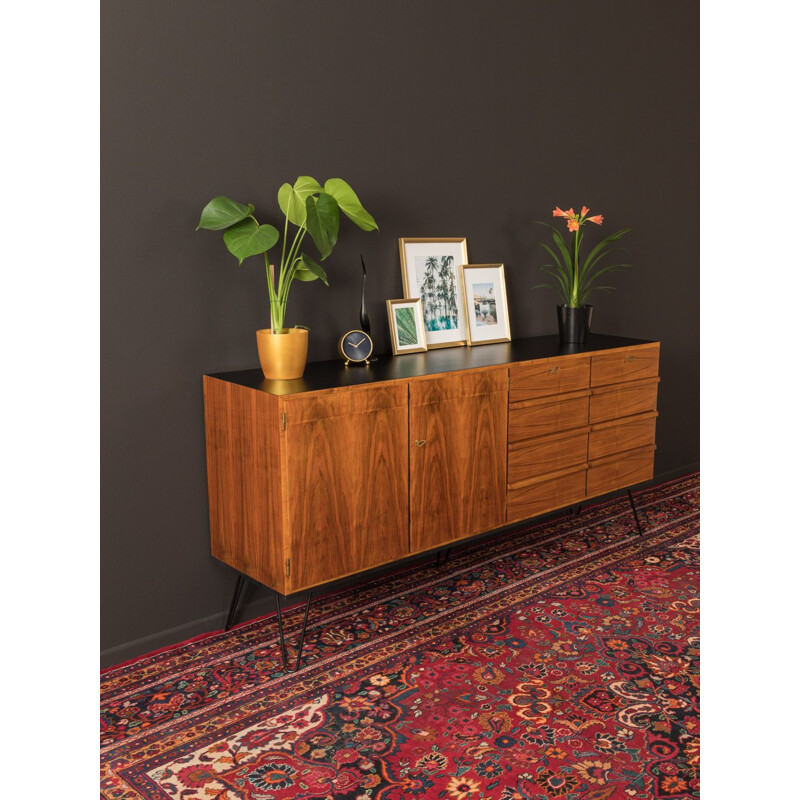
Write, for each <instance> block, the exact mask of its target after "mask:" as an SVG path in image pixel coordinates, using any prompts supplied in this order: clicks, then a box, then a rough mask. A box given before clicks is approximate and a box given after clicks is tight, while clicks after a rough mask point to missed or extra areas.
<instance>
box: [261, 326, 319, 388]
mask: <svg viewBox="0 0 800 800" xmlns="http://www.w3.org/2000/svg"><path fill="white" fill-rule="evenodd" d="M256 340H257V342H258V360H259V361H260V362H261V371H262V372H263V373H264V377H265V378H266V379H267V380H270V381H290V380H294V379H295V378H302V377H303V372H304V371H305V368H306V358H307V357H308V331H307V330H306V329H305V328H284V329H283V333H282V334H273V332H272V329H271V328H264V329H262V330H260V331H256Z"/></svg>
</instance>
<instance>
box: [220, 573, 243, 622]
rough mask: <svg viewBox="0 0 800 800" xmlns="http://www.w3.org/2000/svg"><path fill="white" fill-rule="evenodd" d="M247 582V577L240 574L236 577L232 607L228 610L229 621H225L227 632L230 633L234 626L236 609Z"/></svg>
mask: <svg viewBox="0 0 800 800" xmlns="http://www.w3.org/2000/svg"><path fill="white" fill-rule="evenodd" d="M245 581H247V578H245V576H244V575H242V573H241V572H240V573H239V574H238V575H237V576H236V585H235V586H234V587H233V597H231V606H230V608H229V609H228V619H227V620H226V621H225V630H226V631H229V630H230V629H231V626H232V625H233V618H234V616H235V615H236V608H237V606H238V605H239V600H240V599H241V596H242V589H243V588H244V584H245Z"/></svg>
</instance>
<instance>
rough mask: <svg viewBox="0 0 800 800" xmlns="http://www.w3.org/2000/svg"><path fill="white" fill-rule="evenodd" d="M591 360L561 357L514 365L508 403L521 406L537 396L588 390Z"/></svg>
mask: <svg viewBox="0 0 800 800" xmlns="http://www.w3.org/2000/svg"><path fill="white" fill-rule="evenodd" d="M589 364H590V360H589V358H588V357H587V358H574V357H569V358H560V359H547V360H545V361H533V362H530V363H528V364H514V365H513V366H512V367H511V370H510V373H509V387H508V400H509V402H510V403H518V402H520V401H523V400H531V399H533V398H534V397H545V396H547V395H552V394H563V393H564V392H574V391H578V390H580V389H588V388H589V372H590V368H589Z"/></svg>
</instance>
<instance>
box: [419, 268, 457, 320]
mask: <svg viewBox="0 0 800 800" xmlns="http://www.w3.org/2000/svg"><path fill="white" fill-rule="evenodd" d="M414 265H415V267H416V269H415V272H416V277H417V294H418V295H419V297H420V299H421V300H422V311H423V318H424V320H425V330H426V331H428V332H430V331H452V330H456V329H457V328H458V327H459V319H458V290H457V288H456V268H457V267H456V265H455V262H454V259H453V256H415V257H414Z"/></svg>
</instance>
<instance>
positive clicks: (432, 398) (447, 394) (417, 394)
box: [408, 367, 508, 406]
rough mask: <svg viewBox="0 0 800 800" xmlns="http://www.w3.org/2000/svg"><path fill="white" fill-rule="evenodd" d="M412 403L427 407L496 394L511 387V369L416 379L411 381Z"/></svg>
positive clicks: (410, 397)
mask: <svg viewBox="0 0 800 800" xmlns="http://www.w3.org/2000/svg"><path fill="white" fill-rule="evenodd" d="M408 387H409V396H408V399H409V405H411V406H427V405H434V404H436V403H443V402H445V401H446V400H463V399H464V398H465V397H475V396H478V395H485V394H494V393H495V392H505V391H507V390H508V369H506V368H505V367H502V368H495V369H484V370H473V371H471V372H462V373H456V374H453V373H451V374H449V375H444V376H442V377H441V378H416V379H414V380H412V381H409V384H408Z"/></svg>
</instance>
